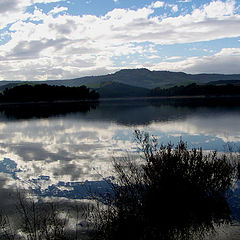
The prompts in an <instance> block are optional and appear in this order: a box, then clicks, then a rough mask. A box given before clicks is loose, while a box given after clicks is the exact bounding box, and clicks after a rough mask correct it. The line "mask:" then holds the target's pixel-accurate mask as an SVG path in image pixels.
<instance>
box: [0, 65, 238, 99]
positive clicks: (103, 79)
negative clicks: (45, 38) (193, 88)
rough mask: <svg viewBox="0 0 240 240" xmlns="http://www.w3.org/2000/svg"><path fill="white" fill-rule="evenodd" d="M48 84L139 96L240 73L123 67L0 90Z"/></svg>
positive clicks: (223, 80)
mask: <svg viewBox="0 0 240 240" xmlns="http://www.w3.org/2000/svg"><path fill="white" fill-rule="evenodd" d="M23 83H24V84H26V83H28V84H37V83H38V84H42V83H45V84H49V85H57V86H61V85H63V86H69V87H77V86H81V85H86V86H87V87H89V88H92V89H95V90H97V91H98V92H99V93H100V96H101V97H137V96H147V95H148V93H149V91H150V89H153V88H156V87H160V88H170V87H173V86H181V85H183V86H186V85H188V84H191V83H196V84H199V85H202V84H212V85H224V84H228V83H229V84H233V85H240V74H187V73H184V72H169V71H150V70H148V69H145V68H141V69H123V70H120V71H118V72H115V73H113V74H107V75H101V76H88V77H80V78H75V79H65V80H46V81H27V82H26V81H24V82H23V81H0V91H3V90H4V89H5V88H11V87H14V86H16V85H19V84H23Z"/></svg>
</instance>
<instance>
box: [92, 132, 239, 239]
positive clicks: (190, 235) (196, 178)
mask: <svg viewBox="0 0 240 240" xmlns="http://www.w3.org/2000/svg"><path fill="white" fill-rule="evenodd" d="M135 139H136V141H137V142H138V144H139V145H140V149H141V150H142V152H143V155H144V157H143V164H138V163H135V162H134V161H133V160H131V159H129V158H122V159H114V160H113V165H114V169H115V173H116V176H117V177H116V180H115V183H112V185H111V187H112V189H113V192H114V197H112V196H111V197H109V198H108V199H106V200H105V203H106V202H107V204H104V205H102V204H101V203H98V204H97V207H96V208H95V211H93V213H92V216H93V220H94V221H95V224H96V231H97V234H96V236H95V239H106V240H110V239H111V240H112V239H116V240H118V239H126V238H127V239H132V240H133V239H139V240H140V239H141V240H145V239H151V240H154V239H161V240H165V239H166V240H176V239H180V240H182V239H184V240H187V239H197V238H202V237H204V235H205V234H206V233H207V232H209V231H214V226H216V225H221V224H225V223H230V222H231V218H230V214H231V213H230V209H229V207H228V204H227V201H226V191H227V190H228V189H229V188H230V186H231V185H232V183H233V181H234V179H235V178H236V176H237V173H236V171H237V170H236V166H235V165H234V164H233V163H232V162H230V161H228V159H227V157H226V156H225V155H222V156H219V155H217V153H216V152H213V153H211V154H208V155H204V154H203V152H202V149H192V150H188V149H187V144H186V143H184V142H183V141H180V142H179V143H178V144H177V145H176V147H174V146H173V145H172V144H168V145H161V146H158V142H157V140H156V138H154V137H151V136H149V134H148V133H144V132H140V131H138V130H136V131H135Z"/></svg>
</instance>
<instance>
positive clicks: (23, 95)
mask: <svg viewBox="0 0 240 240" xmlns="http://www.w3.org/2000/svg"><path fill="white" fill-rule="evenodd" d="M98 98H99V94H98V93H97V92H96V91H94V90H90V89H89V88H87V87H86V86H80V87H65V86H50V85H47V84H37V85H29V84H25V85H19V86H16V87H14V88H10V89H8V88H6V89H5V90H4V91H3V93H0V101H1V102H39V101H58V100H96V99H98Z"/></svg>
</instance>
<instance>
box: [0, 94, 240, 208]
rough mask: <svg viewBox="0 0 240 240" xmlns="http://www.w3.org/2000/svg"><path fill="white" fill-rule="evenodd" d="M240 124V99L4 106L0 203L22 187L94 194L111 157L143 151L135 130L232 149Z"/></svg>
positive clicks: (239, 142) (164, 139) (53, 193)
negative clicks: (93, 190)
mask: <svg viewBox="0 0 240 240" xmlns="http://www.w3.org/2000/svg"><path fill="white" fill-rule="evenodd" d="M239 123H240V104H239V99H234V98H233V99H231V98H230V99H228V98H222V99H221V98H219V99H211V98H209V99H208V98H207V99H204V98H203V99H202V98H200V99H142V100H136V99H135V100H134V99H133V100H129V101H122V100H115V101H101V102H99V103H97V104H83V103H65V104H63V103H62V104H60V103H55V104H44V103H41V104H38V105H34V104H25V105H21V104H19V105H10V106H1V107H0V180H1V181H0V197H1V203H2V205H3V206H5V205H6V202H8V200H7V199H8V197H9V196H10V195H11V194H12V193H13V192H14V191H15V190H16V188H18V189H20V190H21V189H31V190H32V191H33V192H34V193H35V194H37V195H38V196H43V197H59V198H60V197H61V198H69V199H82V198H88V197H89V193H88V191H87V190H86V189H87V188H88V187H91V188H94V189H95V190H96V191H100V192H101V191H104V189H105V187H106V182H105V181H103V178H105V179H106V178H109V177H111V176H112V174H113V173H112V166H111V161H112V158H113V157H118V156H126V155H129V154H137V152H138V151H139V149H138V146H137V145H136V143H135V142H134V135H133V133H134V130H135V129H139V130H142V131H147V132H149V133H150V134H153V135H155V136H156V137H157V138H158V141H159V143H160V144H167V143H169V142H171V143H174V144H176V143H178V142H179V140H180V139H182V140H183V141H186V142H187V144H188V147H189V148H199V147H202V148H203V150H206V151H209V150H217V151H219V152H226V151H228V150H229V149H231V150H233V151H238V150H239V149H240V124H239ZM83 186H84V187H85V188H84V187H83Z"/></svg>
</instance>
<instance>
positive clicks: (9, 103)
mask: <svg viewBox="0 0 240 240" xmlns="http://www.w3.org/2000/svg"><path fill="white" fill-rule="evenodd" d="M231 98H232V99H238V98H240V95H232V96H231V95H227V96H226V95H225V96H205V95H198V96H162V97H120V98H99V99H97V100H96V99H94V100H91V99H82V100H55V101H36V102H33V101H32V102H0V107H1V106H10V105H12V106H14V105H40V104H68V103H76V104H77V103H84V104H85V103H87V104H91V103H99V102H111V101H136V100H157V99H159V100H161V99H231Z"/></svg>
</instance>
